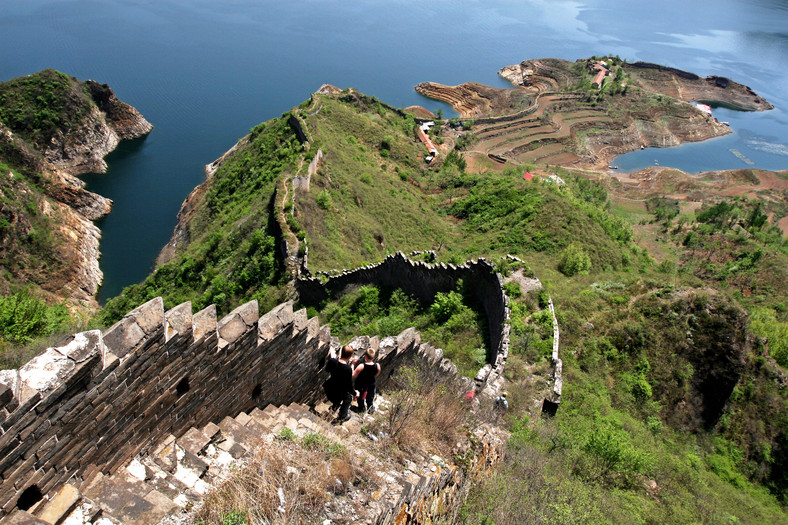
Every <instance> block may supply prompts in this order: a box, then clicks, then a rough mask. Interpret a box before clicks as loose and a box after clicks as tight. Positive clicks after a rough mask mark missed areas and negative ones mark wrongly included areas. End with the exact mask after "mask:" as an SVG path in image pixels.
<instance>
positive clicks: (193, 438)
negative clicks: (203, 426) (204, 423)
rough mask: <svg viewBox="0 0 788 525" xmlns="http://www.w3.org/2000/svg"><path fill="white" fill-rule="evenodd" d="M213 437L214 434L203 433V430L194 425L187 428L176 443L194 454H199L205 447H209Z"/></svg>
mask: <svg viewBox="0 0 788 525" xmlns="http://www.w3.org/2000/svg"><path fill="white" fill-rule="evenodd" d="M211 437H212V436H208V435H206V434H205V433H203V431H202V430H199V429H197V428H194V427H192V428H190V429H189V430H187V431H186V433H185V434H184V435H182V436H181V437H179V438H178V439H177V440H176V443H177V444H178V445H180V447H181V448H183V449H184V450H185V451H186V452H188V453H190V454H192V455H194V456H198V455H200V454H201V453H202V452H203V451H204V450H205V447H207V446H208V444H209V443H210V442H211Z"/></svg>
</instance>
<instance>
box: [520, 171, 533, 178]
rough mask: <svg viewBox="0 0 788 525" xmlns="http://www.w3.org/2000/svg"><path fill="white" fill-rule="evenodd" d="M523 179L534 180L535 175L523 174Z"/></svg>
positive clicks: (528, 172) (527, 172)
mask: <svg viewBox="0 0 788 525" xmlns="http://www.w3.org/2000/svg"><path fill="white" fill-rule="evenodd" d="M523 178H524V179H525V180H531V179H533V178H534V175H533V173H531V172H530V171H526V172H525V173H523Z"/></svg>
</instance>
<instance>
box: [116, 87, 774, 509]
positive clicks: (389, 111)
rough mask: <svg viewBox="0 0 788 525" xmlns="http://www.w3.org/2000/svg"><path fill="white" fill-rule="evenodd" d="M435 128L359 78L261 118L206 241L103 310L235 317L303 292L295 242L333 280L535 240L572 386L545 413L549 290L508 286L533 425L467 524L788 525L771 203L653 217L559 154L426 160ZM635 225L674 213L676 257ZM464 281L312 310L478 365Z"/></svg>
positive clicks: (516, 402) (515, 402)
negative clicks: (398, 260) (490, 160)
mask: <svg viewBox="0 0 788 525" xmlns="http://www.w3.org/2000/svg"><path fill="white" fill-rule="evenodd" d="M291 117H292V118H291ZM296 121H297V122H300V123H301V126H302V127H304V128H305V129H303V130H301V129H296V127H294V126H295V124H294V122H296ZM414 125H415V123H414V120H413V118H412V117H409V116H407V115H406V114H404V113H402V112H400V111H398V110H395V109H394V108H391V107H389V106H387V105H385V104H383V103H381V102H379V101H377V100H376V99H374V98H371V97H367V96H364V95H362V94H360V93H358V92H355V91H353V90H346V91H343V92H341V93H339V94H337V95H317V94H316V95H313V96H312V98H311V99H310V100H308V101H306V102H305V103H304V104H302V105H301V106H299V107H298V108H294V109H293V110H292V111H291V112H288V113H286V114H285V115H283V116H282V117H280V118H276V119H273V120H271V121H269V122H266V123H264V124H261V125H259V126H257V127H255V128H254V129H253V130H252V131H251V133H250V135H249V136H248V137H246V138H245V139H243V140H242V141H241V142H240V143H239V146H238V148H237V149H236V151H234V152H233V153H232V154H230V155H229V156H228V158H227V159H226V160H225V161H224V162H222V163H221V164H220V166H219V168H218V170H217V171H216V173H215V174H213V175H212V177H211V178H210V180H209V181H208V182H207V183H206V184H205V186H204V187H203V188H202V191H203V196H202V197H201V198H200V199H198V200H197V201H196V203H195V205H194V209H193V210H192V212H191V219H190V221H189V222H188V225H187V229H188V238H189V243H188V244H186V245H184V246H182V247H180V248H179V251H178V252H177V254H176V256H175V257H174V258H173V259H172V260H171V261H170V262H168V263H167V264H165V265H163V266H160V267H158V268H157V269H156V270H155V272H154V273H153V274H151V276H149V277H148V278H147V279H146V280H145V281H144V282H143V283H141V284H139V285H135V286H132V287H129V288H128V289H126V290H125V291H124V293H123V294H122V295H121V296H119V297H118V298H115V299H113V300H112V301H110V303H109V304H108V305H107V307H106V308H105V309H104V311H103V312H102V317H103V321H104V322H105V323H110V322H112V321H114V320H116V319H118V318H119V317H120V316H122V315H123V314H124V313H125V312H127V311H128V310H130V309H131V308H133V307H135V306H137V305H138V304H141V303H142V302H144V301H146V300H148V299H150V298H152V297H155V296H158V295H161V296H163V297H164V299H165V306H166V307H168V308H169V307H172V306H174V305H176V304H178V303H180V302H182V301H186V300H190V301H192V302H193V307H194V308H195V310H196V309H200V308H202V307H204V306H207V305H209V304H211V303H215V304H217V307H218V309H219V314H220V315H222V314H224V313H227V312H228V311H229V309H231V308H232V307H234V306H235V305H237V304H239V303H240V302H242V301H244V300H248V299H252V298H256V299H258V300H259V301H261V308H262V309H266V308H267V307H269V306H272V305H273V304H275V303H276V302H278V301H280V300H282V299H283V298H285V297H287V296H288V293H289V292H288V286H287V282H288V281H289V279H290V274H289V270H288V264H287V261H285V260H284V258H283V256H282V254H281V253H280V252H279V251H278V246H279V245H280V243H281V240H282V239H287V240H288V242H289V243H291V250H294V251H291V253H295V252H296V251H297V252H298V253H299V254H301V255H303V253H304V251H305V250H304V246H306V247H308V249H309V250H308V254H309V268H310V270H311V271H312V272H315V271H317V270H325V271H330V270H332V269H341V268H349V267H355V266H359V265H362V264H366V263H370V262H376V261H380V260H382V259H383V258H384V257H385V256H386V255H387V254H390V253H393V252H395V251H405V252H409V251H411V250H434V251H435V252H436V256H437V260H438V261H440V262H451V263H459V262H462V261H464V260H466V259H469V258H476V257H480V256H485V257H489V258H490V259H492V260H493V261H494V262H495V263H496V264H497V265H498V267H499V269H500V270H501V271H502V272H503V273H507V272H509V271H511V270H512V268H510V267H508V265H507V264H505V263H504V262H503V260H502V259H501V257H500V256H502V255H505V254H508V253H511V254H516V255H518V256H519V257H521V258H522V259H524V260H525V261H526V262H527V265H528V266H530V269H531V270H533V272H534V273H535V274H536V275H538V276H539V277H540V278H541V279H542V281H543V282H544V283H545V285H546V289H547V292H549V294H550V295H551V296H552V298H553V300H554V302H555V304H556V309H557V315H558V320H559V326H560V329H561V334H562V335H561V356H562V359H564V370H565V376H564V378H565V383H564V399H563V402H562V404H561V408H560V409H559V411H558V414H557V416H556V417H555V418H552V419H542V418H539V417H535V414H534V413H533V412H532V407H533V405H534V403H533V396H534V395H535V392H537V391H538V386H535V381H536V380H535V379H534V377H535V376H534V375H533V372H534V371H535V370H536V371H538V370H544V369H546V368H548V367H549V364H548V359H549V348H550V345H551V337H552V330H551V329H552V327H551V326H550V325H551V321H550V318H549V316H547V315H545V314H544V313H543V310H542V309H541V308H542V307H543V306H544V304H543V303H544V302H545V300H546V297H547V295H546V294H541V295H539V294H537V295H534V294H527V295H520V294H519V293H518V290H517V289H516V288H517V287H509V288H507V289H508V290H509V291H510V292H511V296H512V299H513V301H514V302H513V305H512V348H511V354H510V357H509V361H508V363H507V379H508V380H509V386H508V388H509V390H510V392H511V396H510V399H511V404H512V407H511V409H510V410H509V412H508V413H507V414H506V417H505V421H504V424H505V425H506V426H507V427H508V428H510V430H511V431H512V439H511V442H510V444H509V453H508V456H507V460H506V462H505V464H504V466H503V467H502V468H501V469H500V470H499V472H498V473H497V474H496V475H495V476H492V477H490V478H489V479H485V480H481V481H480V482H479V483H478V484H477V485H476V486H475V487H474V488H473V489H472V490H471V492H470V493H469V495H468V497H467V500H466V502H465V504H464V506H463V507H462V508H461V509H460V511H459V514H458V518H457V520H458V521H459V522H462V523H469V524H482V523H499V524H503V523H655V524H656V523H769V522H774V523H776V522H781V521H785V520H786V511H785V508H784V502H785V499H786V489H787V488H788V479H787V478H786V476H785V466H786V464H788V461H787V458H788V453H787V452H788V410H786V401H787V400H788V396H787V393H786V388H785V386H786V383H788V381H786V375H785V371H784V369H783V368H782V367H781V366H780V364H782V365H783V366H785V364H786V363H785V358H784V355H785V354H784V352H785V348H786V346H785V345H786V330H785V326H786V324H785V323H786V308H785V304H784V298H785V297H786V287H785V282H786V280H785V279H784V272H785V268H787V267H788V262H787V261H786V252H785V242H784V241H783V240H782V238H781V237H780V236H779V235H777V234H776V233H775V231H774V230H773V229H772V227H771V226H770V224H769V222H768V220H766V219H763V217H762V215H763V213H762V212H761V211H759V208H758V205H757V204H756V203H754V202H749V201H744V200H732V201H730V202H727V204H724V205H722V204H715V205H714V206H712V205H709V206H707V207H706V208H704V209H702V210H699V211H698V213H696V214H693V215H685V216H679V215H677V214H674V213H673V212H672V211H670V210H671V209H673V208H674V206H672V205H671V204H670V203H665V202H662V203H660V202H654V203H652V204H651V205H649V207H648V209H647V208H645V207H644V212H643V214H642V215H635V216H632V217H629V216H628V215H627V214H626V213H621V210H620V209H618V210H616V209H615V205H613V208H614V211H618V212H619V213H618V215H615V214H613V213H611V212H610V211H609V208H610V207H611V202H609V199H608V189H607V188H606V186H605V185H604V184H603V183H600V182H595V181H593V180H590V179H589V178H588V177H586V176H585V174H583V173H580V172H578V173H572V172H568V171H566V170H561V169H550V168H548V167H538V168H539V169H537V170H535V171H538V172H541V173H542V174H543V177H541V180H534V181H525V180H523V179H522V171H523V170H522V169H521V168H516V167H510V168H507V169H505V170H503V171H501V172H489V173H468V172H467V171H466V164H465V161H464V160H463V158H462V152H461V150H454V151H452V152H450V153H449V154H443V155H440V156H439V157H438V160H437V161H436V162H433V163H431V164H427V163H425V162H424V160H423V157H424V155H425V154H426V151H425V148H424V146H423V145H422V144H421V143H420V142H418V141H417V139H416V138H415V134H414ZM300 133H303V134H305V135H306V137H304V136H301V137H300V139H299V134H300ZM305 138H306V141H307V142H308V144H307V143H305V142H304V139H305ZM436 138H440V135H439V133H438V137H436ZM318 149H322V151H323V152H324V155H325V156H324V160H323V162H322V163H321V164H320V166H319V168H318V170H317V173H316V174H315V175H314V176H313V177H312V178H311V180H310V189H309V191H306V190H304V189H298V190H295V197H293V186H292V179H293V177H295V176H296V175H298V176H301V177H303V176H304V175H305V173H306V170H307V165H308V164H309V162H310V161H311V160H312V159H313V158H314V156H315V155H316V153H317V151H318ZM550 174H557V175H560V176H561V177H562V179H563V180H564V181H565V184H558V183H557V182H555V181H549V180H548V179H547V177H546V176H547V175H550ZM666 207H667V208H666ZM648 210H651V211H648ZM628 217H629V219H633V220H637V221H644V222H645V221H657V223H663V227H662V228H661V230H660V231H661V233H660V237H659V239H658V241H659V243H661V244H660V246H661V249H662V250H663V251H664V252H665V253H666V254H668V255H667V256H665V257H661V262H660V263H659V264H658V263H656V262H655V261H654V259H652V257H651V256H650V255H649V254H648V252H647V251H646V250H645V249H643V248H640V247H638V246H637V245H635V244H634V243H633V238H634V237H633V224H632V223H630V222H628V220H629V219H628ZM682 217H683V218H682ZM660 221H661V222H660ZM655 224H656V223H655ZM280 227H284V231H283V232H281V233H280V232H279V228H280ZM654 242H657V241H656V240H655V241H654ZM293 243H297V244H293ZM526 271H530V270H528V269H526ZM461 292H462V290H458V291H457V292H454V295H451V294H447V295H445V296H442V297H440V298H439V300H436V304H433V305H425V304H418V303H417V302H415V301H414V300H412V299H411V298H408V297H406V296H404V294H402V293H399V292H397V291H396V290H386V289H378V288H375V287H364V288H362V289H361V290H357V291H355V292H354V293H353V294H350V295H348V296H345V297H339V298H333V299H334V300H333V301H330V302H328V303H326V304H322V305H309V306H310V313H311V314H319V315H320V316H321V317H322V320H323V321H325V322H331V323H332V328H333V325H336V332H335V333H337V334H340V336H341V337H342V338H343V339H347V338H349V337H351V336H352V335H358V334H362V333H364V334H375V333H378V332H389V331H390V332H392V333H395V332H397V331H399V330H401V329H402V328H404V327H405V326H411V325H417V326H418V327H419V329H420V330H421V331H422V333H423V334H427V337H430V338H434V340H435V341H439V342H440V343H439V344H442V345H444V346H445V347H446V348H447V354H446V355H448V356H450V357H452V358H453V359H455V360H456V362H457V363H458V365H459V366H460V369H461V371H463V372H464V373H466V374H469V373H472V372H473V370H474V367H476V366H478V365H479V363H480V362H481V361H482V360H483V353H481V354H480V353H479V351H478V350H479V346H480V345H481V344H483V341H484V338H485V334H484V333H483V329H478V327H480V326H484V323H483V322H480V319H479V317H478V313H476V314H474V312H473V305H472V304H466V303H464V302H463V297H462V293H461ZM748 311H749V312H750V313H751V315H749V316H748ZM383 335H386V334H385V333H384V334H383ZM756 336H761V337H764V336H765V337H768V338H769V340H768V348H767V347H766V346H764V341H763V340H762V339H759V338H758V337H756ZM453 339H454V340H460V339H461V340H463V342H464V343H467V344H465V345H464V346H463V345H459V344H458V345H457V346H456V347H453V346H452V340H453ZM482 350H483V348H482ZM480 358H481V359H480ZM773 358H776V359H777V361H778V362H779V363H778V362H776V361H775V360H774V359H773ZM524 517H527V518H524ZM532 518H533V519H532Z"/></svg>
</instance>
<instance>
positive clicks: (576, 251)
mask: <svg viewBox="0 0 788 525" xmlns="http://www.w3.org/2000/svg"><path fill="white" fill-rule="evenodd" d="M589 270H591V258H590V257H589V256H588V254H587V253H586V252H584V251H583V248H581V247H580V246H578V245H577V244H575V243H572V244H570V245H569V246H567V247H566V249H564V251H563V252H562V253H561V259H560V260H559V262H558V271H559V272H561V273H562V274H564V275H566V276H567V277H571V276H573V275H576V274H581V275H588V272H589Z"/></svg>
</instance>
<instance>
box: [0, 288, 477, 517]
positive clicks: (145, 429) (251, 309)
mask: <svg viewBox="0 0 788 525" xmlns="http://www.w3.org/2000/svg"><path fill="white" fill-rule="evenodd" d="M362 342H365V343H366V344H367V345H368V344H370V339H369V338H366V340H365V341H362ZM331 344H338V341H337V340H336V338H332V337H331V332H330V328H329V326H327V325H326V326H322V327H321V326H320V324H319V321H318V319H317V318H316V317H315V318H312V319H309V318H308V316H307V314H306V310H305V309H302V310H298V311H294V310H293V303H292V302H286V303H283V304H280V305H279V306H277V307H276V308H274V309H272V310H271V311H269V312H268V313H266V314H264V315H262V316H260V314H259V311H258V305H257V302H256V301H252V302H249V303H246V304H244V305H241V306H239V307H238V308H236V309H235V310H233V311H232V312H230V313H229V314H228V315H226V316H225V317H224V318H222V319H217V316H216V308H215V307H214V306H209V307H208V308H205V309H204V310H202V311H200V312H197V313H195V314H192V308H191V304H190V303H184V304H181V305H179V306H176V307H175V308H173V309H171V310H167V311H165V310H164V305H163V301H162V299H161V298H156V299H153V300H151V301H149V302H147V303H145V304H143V305H142V306H140V307H138V308H137V309H135V310H133V311H132V312H130V313H128V314H127V315H126V316H125V317H124V318H123V319H121V320H120V321H119V322H118V323H116V324H115V325H113V326H112V327H110V328H109V329H107V330H105V331H103V332H102V331H100V330H92V331H88V332H82V333H78V334H74V335H72V336H70V337H69V338H68V339H66V340H63V341H62V342H61V343H59V344H58V345H56V346H54V347H52V348H49V349H47V350H46V351H45V352H44V353H43V354H42V355H40V356H38V357H36V358H34V359H32V360H31V361H30V362H28V363H27V364H25V365H24V366H22V367H21V368H19V369H18V370H3V371H0V476H2V483H1V484H0V509H2V514H0V516H4V515H7V514H8V513H10V512H11V511H13V510H14V509H15V508H21V509H22V510H26V507H27V505H28V504H31V503H30V502H32V503H35V502H36V501H39V503H38V504H39V505H43V504H44V503H46V501H47V499H48V497H49V495H50V494H52V493H53V491H57V490H59V489H60V487H62V486H63V485H64V483H66V482H69V483H71V484H73V485H76V486H80V485H88V484H89V483H90V481H91V480H93V479H96V476H102V475H104V476H106V475H112V474H113V473H114V472H115V471H116V470H117V469H118V468H120V467H121V466H123V465H125V464H127V463H128V462H129V461H131V460H132V459H133V458H135V457H138V456H139V455H146V454H148V453H150V452H151V450H152V449H153V448H154V447H155V446H156V445H157V444H158V443H161V442H162V440H163V439H165V438H166V437H167V436H170V435H172V436H182V435H184V434H185V433H186V432H187V431H188V430H189V429H190V428H195V427H202V426H204V425H208V424H210V423H215V424H219V423H220V422H221V421H222V420H224V419H225V418H226V417H235V416H237V415H238V414H240V413H243V412H250V411H252V410H254V409H255V408H260V409H262V408H264V407H266V406H268V405H286V404H290V403H305V404H314V403H315V402H317V401H319V400H321V399H322V397H323V392H322V388H321V385H322V383H323V381H324V380H325V378H326V372H325V370H324V363H325V359H326V356H327V354H328V349H329V347H330V345H331ZM354 344H356V345H357V346H358V347H359V351H362V346H363V345H359V343H358V342H355V343H354ZM371 344H373V345H374V346H375V347H376V348H377V349H378V352H379V355H380V361H381V363H382V364H383V365H384V369H385V370H386V374H385V376H382V377H381V378H380V381H381V385H385V384H386V382H387V381H388V378H389V377H390V375H391V372H392V371H393V370H394V369H396V368H398V367H399V366H401V365H403V364H406V363H409V362H412V361H414V360H420V361H424V362H428V363H430V364H431V365H434V368H435V369H436V370H438V371H439V373H441V374H445V375H446V376H450V377H457V372H456V368H455V367H454V365H453V364H452V363H451V362H450V361H448V360H446V359H443V356H442V352H441V351H440V350H439V349H436V348H434V347H433V346H432V345H430V344H429V343H425V342H422V341H421V336H420V335H419V333H418V332H416V331H415V330H414V329H413V328H410V329H408V330H405V331H404V332H402V333H401V334H399V335H397V336H392V337H386V338H384V339H382V340H381V339H379V338H372V340H371ZM364 348H365V347H364ZM466 381H468V380H466Z"/></svg>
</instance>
